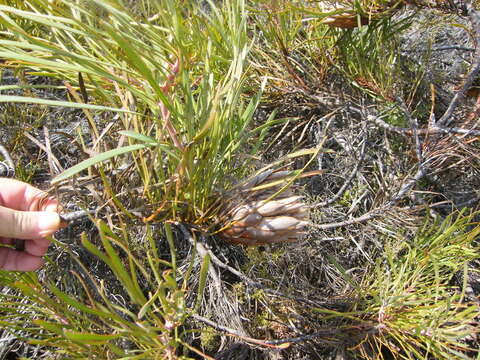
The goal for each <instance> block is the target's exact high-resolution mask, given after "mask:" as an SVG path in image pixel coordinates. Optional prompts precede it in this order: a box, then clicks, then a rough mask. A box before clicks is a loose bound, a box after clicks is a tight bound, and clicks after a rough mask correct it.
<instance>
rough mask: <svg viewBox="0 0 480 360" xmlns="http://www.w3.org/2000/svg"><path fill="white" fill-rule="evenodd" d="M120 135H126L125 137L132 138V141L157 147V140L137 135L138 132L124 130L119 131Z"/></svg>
mask: <svg viewBox="0 0 480 360" xmlns="http://www.w3.org/2000/svg"><path fill="white" fill-rule="evenodd" d="M118 133H119V134H120V135H125V136H128V137H130V138H132V139H135V140H138V141H141V142H144V143H147V144H152V145H157V140H155V139H154V138H152V137H150V136H147V135H143V134H140V133H137V132H136V131H131V130H122V131H119V132H118Z"/></svg>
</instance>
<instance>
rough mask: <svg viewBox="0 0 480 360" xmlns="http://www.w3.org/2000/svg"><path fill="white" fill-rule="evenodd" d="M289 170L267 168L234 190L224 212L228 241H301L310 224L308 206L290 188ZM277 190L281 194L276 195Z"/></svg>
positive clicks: (223, 219)
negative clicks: (287, 185)
mask: <svg viewBox="0 0 480 360" xmlns="http://www.w3.org/2000/svg"><path fill="white" fill-rule="evenodd" d="M291 178H292V172H290V171H273V170H268V171H265V172H262V173H260V174H258V175H256V176H255V177H254V178H253V179H252V180H250V181H248V182H247V183H246V184H245V185H242V186H240V187H239V188H237V189H234V190H232V191H231V193H230V195H231V197H230V200H231V201H235V200H237V201H236V203H235V205H233V206H230V207H229V208H228V209H227V210H225V211H224V212H223V214H222V217H221V218H222V222H223V223H224V224H226V225H225V226H224V227H223V230H222V231H221V232H220V236H221V237H222V238H224V239H225V240H227V241H229V242H231V243H235V244H244V245H263V244H272V243H279V242H286V241H296V240H299V239H300V238H301V237H302V235H303V234H304V233H305V232H304V229H305V227H306V226H307V225H308V221H307V220H308V208H307V206H306V205H305V204H304V203H303V202H302V200H301V197H300V196H295V195H293V193H292V191H291V189H289V188H287V189H285V190H283V191H282V192H280V193H278V192H279V191H280V190H281V189H282V188H283V187H284V186H285V185H286V184H288V181H289V180H290V179H291ZM277 193H278V194H277Z"/></svg>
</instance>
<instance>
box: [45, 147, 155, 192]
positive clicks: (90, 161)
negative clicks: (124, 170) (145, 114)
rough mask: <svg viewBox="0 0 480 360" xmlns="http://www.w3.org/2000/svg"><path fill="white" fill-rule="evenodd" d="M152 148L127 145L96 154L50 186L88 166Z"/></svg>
mask: <svg viewBox="0 0 480 360" xmlns="http://www.w3.org/2000/svg"><path fill="white" fill-rule="evenodd" d="M150 146H153V145H152V144H135V145H129V146H124V147H121V148H117V149H113V150H109V151H105V152H104V153H101V154H98V155H96V156H94V157H91V158H89V159H86V160H83V161H82V162H80V163H79V164H77V165H75V166H72V167H71V168H69V169H67V170H65V171H64V172H63V173H61V174H59V175H58V176H56V177H55V178H53V180H52V184H56V183H58V182H60V181H63V180H65V179H68V178H70V177H72V176H73V175H76V174H78V173H79V172H80V171H82V170H85V169H87V168H89V167H90V166H93V165H95V164H98V163H99V162H102V161H105V160H108V159H110V158H112V157H115V156H118V155H121V154H125V153H128V152H132V151H135V150H141V149H145V148H147V147H150Z"/></svg>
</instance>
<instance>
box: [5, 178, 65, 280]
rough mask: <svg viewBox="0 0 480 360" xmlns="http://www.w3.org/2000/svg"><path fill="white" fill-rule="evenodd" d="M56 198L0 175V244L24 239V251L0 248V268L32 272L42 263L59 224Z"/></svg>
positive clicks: (11, 243)
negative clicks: (51, 237)
mask: <svg viewBox="0 0 480 360" xmlns="http://www.w3.org/2000/svg"><path fill="white" fill-rule="evenodd" d="M58 207H59V203H58V201H57V200H55V199H53V198H51V197H46V194H45V192H43V191H41V190H39V189H37V188H35V187H33V186H31V185H28V184H26V183H23V182H21V181H18V180H13V179H6V178H0V243H1V244H8V245H13V244H14V242H15V239H21V240H25V250H24V251H17V250H14V249H12V248H8V247H0V269H4V270H12V271H33V270H36V269H38V268H39V267H40V266H42V264H43V259H42V256H43V255H45V253H46V252H47V249H48V246H49V245H50V240H48V239H47V238H46V237H47V236H50V235H52V234H53V233H54V232H55V231H57V230H58V228H59V227H60V217H59V215H58V213H57V211H58Z"/></svg>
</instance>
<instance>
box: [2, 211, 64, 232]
mask: <svg viewBox="0 0 480 360" xmlns="http://www.w3.org/2000/svg"><path fill="white" fill-rule="evenodd" d="M59 227H60V217H59V216H58V214H57V213H56V212H52V211H18V210H12V209H9V208H6V207H3V206H0V237H6V238H14V239H22V240H29V239H39V238H44V237H46V236H49V235H52V234H53V233H54V232H55V231H57V230H58V228H59Z"/></svg>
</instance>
